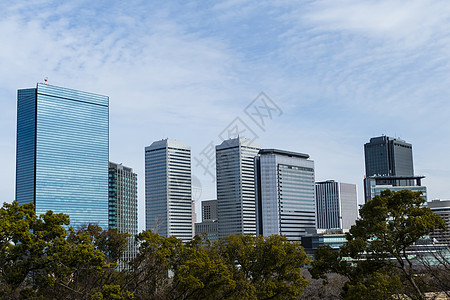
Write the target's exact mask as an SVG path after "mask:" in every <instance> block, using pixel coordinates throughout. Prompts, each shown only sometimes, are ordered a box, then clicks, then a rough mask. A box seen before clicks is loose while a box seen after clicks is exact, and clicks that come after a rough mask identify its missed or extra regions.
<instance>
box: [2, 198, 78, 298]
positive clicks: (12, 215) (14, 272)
mask: <svg viewBox="0 0 450 300" xmlns="http://www.w3.org/2000/svg"><path fill="white" fill-rule="evenodd" d="M68 224H69V218H68V216H67V215H64V214H53V212H51V211H48V212H47V213H45V214H43V215H42V216H40V217H37V216H36V214H35V212H34V205H33V204H25V205H22V206H19V205H18V203H17V202H13V203H11V204H8V203H5V204H3V207H2V208H0V296H1V297H3V298H17V297H19V295H20V294H22V296H24V297H32V296H33V295H37V292H38V290H39V288H40V287H41V286H45V285H51V284H53V283H54V282H55V279H54V276H53V274H56V273H58V272H59V267H60V266H59V264H58V263H55V261H57V259H56V257H57V255H58V252H59V251H60V249H61V248H62V247H64V245H65V243H66V240H65V238H66V230H65V229H64V227H63V225H68Z"/></svg>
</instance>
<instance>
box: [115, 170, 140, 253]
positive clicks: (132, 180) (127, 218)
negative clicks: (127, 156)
mask: <svg viewBox="0 0 450 300" xmlns="http://www.w3.org/2000/svg"><path fill="white" fill-rule="evenodd" d="M108 185H109V205H108V207H109V228H117V230H118V231H119V232H120V233H129V234H130V235H131V236H130V237H128V245H127V250H126V251H125V252H124V254H123V255H122V259H121V260H122V261H131V260H132V259H134V258H135V257H136V253H137V245H136V243H135V241H134V236H135V235H136V234H137V233H138V197H137V174H136V173H134V172H133V169H132V168H129V167H126V166H123V165H122V164H116V163H113V162H109V184H108Z"/></svg>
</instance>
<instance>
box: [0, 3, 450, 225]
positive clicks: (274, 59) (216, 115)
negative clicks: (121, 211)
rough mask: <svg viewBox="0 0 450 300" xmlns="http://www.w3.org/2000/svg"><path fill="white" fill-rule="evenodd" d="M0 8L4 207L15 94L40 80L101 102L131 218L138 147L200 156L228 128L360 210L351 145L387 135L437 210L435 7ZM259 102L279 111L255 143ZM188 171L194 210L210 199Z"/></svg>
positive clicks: (439, 55)
mask: <svg viewBox="0 0 450 300" xmlns="http://www.w3.org/2000/svg"><path fill="white" fill-rule="evenodd" d="M1 2H3V0H0V4H3V5H1V7H2V10H1V11H0V41H1V47H0V70H1V72H0V107H1V110H0V128H1V129H0V160H1V165H2V167H3V171H2V172H1V173H0V194H1V195H2V199H1V200H2V201H12V200H13V199H14V178H15V127H16V124H15V123H16V93H17V89H19V88H29V87H34V86H35V85H36V82H42V81H43V79H44V78H45V77H48V81H49V84H53V85H58V86H64V87H69V88H74V89H80V90H85V91H90V92H95V93H100V94H105V95H108V96H110V160H112V161H114V162H122V163H123V164H125V165H127V166H130V167H133V168H134V169H135V171H136V172H137V173H138V179H139V197H140V198H139V201H140V205H141V208H143V204H144V193H143V191H144V177H143V176H144V173H143V167H144V147H145V146H147V145H150V144H151V143H152V142H153V141H155V140H159V139H162V138H166V137H169V138H172V139H176V140H179V141H182V142H184V143H185V144H188V145H190V146H191V147H192V157H193V158H195V157H197V158H200V157H201V152H202V150H203V149H205V147H207V146H208V144H209V143H210V142H213V143H214V144H218V143H220V137H219V135H220V133H221V132H223V131H224V130H225V129H226V128H228V127H229V125H230V123H231V122H232V121H233V120H235V118H236V117H239V118H240V119H241V120H242V121H243V122H244V123H245V124H246V125H247V126H248V127H249V128H250V129H251V130H253V132H254V133H255V134H256V135H257V136H258V137H257V139H256V140H255V142H256V143H258V144H260V145H261V146H263V147H264V148H280V149H285V150H291V151H297V152H303V153H308V154H309V155H310V156H311V159H313V160H314V161H315V167H316V180H318V181H319V180H327V179H335V180H339V181H343V182H347V183H356V184H358V190H359V195H360V197H362V191H363V189H362V184H361V182H362V179H363V176H364V156H363V155H364V153H363V144H364V143H365V142H368V141H369V139H370V137H374V136H379V135H381V134H385V135H388V136H394V137H400V138H402V139H404V140H406V141H407V142H410V143H412V144H413V151H414V163H415V172H416V174H418V175H425V176H426V179H425V180H424V181H423V183H424V184H425V185H427V187H428V194H429V198H430V199H436V198H441V199H449V198H450V190H449V188H448V184H449V179H450V173H449V171H450V158H449V155H448V149H449V148H450V138H449V137H450V121H449V115H450V103H449V100H450V99H449V95H450V3H449V2H448V1H417V0H412V1H408V2H404V1H396V0H389V1H363V2H362V1H354V0H343V1H277V2H276V4H274V3H272V1H267V2H266V1H245V2H244V1H220V2H219V1H217V2H211V3H204V2H188V3H184V4H183V3H178V2H175V1H68V2H67V3H63V2H62V1H13V2H7V3H6V2H5V3H1ZM261 91H263V92H265V94H266V95H267V96H269V97H270V99H272V100H273V102H274V103H275V104H276V105H277V106H278V107H279V108H280V110H281V111H282V114H281V115H279V114H277V115H273V116H272V119H266V121H267V122H266V123H265V126H264V130H262V129H261V128H260V127H258V126H257V125H256V124H255V123H254V122H253V121H252V120H251V119H250V118H249V117H248V115H246V114H245V112H244V109H245V108H246V107H247V106H248V105H249V104H250V103H251V102H252V101H253V100H254V99H255V97H257V96H258V95H259V93H260V92H261ZM193 171H194V175H195V176H196V178H197V179H198V182H199V183H198V185H201V189H202V193H201V196H200V198H199V200H202V199H210V198H214V197H215V186H214V183H213V182H212V181H211V178H210V177H209V176H208V175H204V173H203V171H202V169H201V168H200V167H198V166H196V165H195V163H194V166H193ZM211 171H214V169H213V168H212V169H211ZM361 200H362V199H360V201H361ZM140 216H141V217H142V215H140ZM142 221H143V220H142V218H141V221H140V224H141V225H142V224H143V223H142Z"/></svg>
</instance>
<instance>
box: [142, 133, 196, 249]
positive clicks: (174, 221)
mask: <svg viewBox="0 0 450 300" xmlns="http://www.w3.org/2000/svg"><path fill="white" fill-rule="evenodd" d="M145 228H146V229H147V230H152V231H153V232H156V233H158V234H160V235H163V236H175V237H177V238H180V239H182V240H183V242H188V241H190V240H191V239H192V188H191V149H190V147H188V146H186V145H184V144H183V143H181V142H178V141H175V140H169V139H164V140H161V141H156V142H153V143H152V144H151V145H150V146H148V147H145Z"/></svg>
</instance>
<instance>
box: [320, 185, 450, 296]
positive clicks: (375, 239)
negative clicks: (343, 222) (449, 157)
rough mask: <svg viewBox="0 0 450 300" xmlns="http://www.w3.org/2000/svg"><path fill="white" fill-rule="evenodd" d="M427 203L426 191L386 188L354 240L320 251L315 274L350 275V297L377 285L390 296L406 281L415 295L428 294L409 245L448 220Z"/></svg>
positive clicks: (368, 208) (367, 209)
mask: <svg viewBox="0 0 450 300" xmlns="http://www.w3.org/2000/svg"><path fill="white" fill-rule="evenodd" d="M424 204H425V200H424V199H423V198H422V197H421V193H420V192H412V191H410V190H402V191H398V192H392V191H390V190H385V191H382V192H381V194H380V195H379V196H375V197H374V199H372V200H370V201H368V202H367V203H366V204H365V205H364V206H363V207H362V208H361V210H360V216H361V219H360V220H357V221H356V225H354V226H352V228H351V229H350V232H349V233H348V234H347V240H348V242H347V244H346V245H344V246H342V247H341V249H340V251H339V252H337V253H333V252H332V250H331V249H327V248H322V249H320V250H319V251H318V252H317V253H316V256H315V258H316V260H315V262H314V263H313V269H312V270H311V273H312V275H313V276H314V277H315V278H318V277H321V276H322V277H323V276H324V275H325V274H326V273H328V272H336V273H339V274H342V275H346V276H347V277H348V279H349V281H348V282H347V284H346V286H345V288H344V295H345V296H346V297H347V298H351V297H354V296H355V295H357V297H360V299H362V298H364V297H369V294H364V293H365V292H367V293H368V292H371V293H372V292H374V291H377V290H378V291H379V292H378V293H375V295H378V296H380V297H385V296H381V295H387V294H389V293H393V292H394V291H400V290H401V289H400V287H398V286H394V285H393V284H392V283H394V282H397V283H400V282H402V283H404V284H405V283H406V285H407V286H406V288H405V289H403V291H404V292H405V293H407V294H408V295H409V296H410V297H412V298H417V299H424V294H423V290H422V289H421V287H420V286H419V284H418V280H417V276H416V272H417V269H415V268H414V264H413V262H412V260H411V259H410V257H409V256H410V253H409V250H410V249H411V247H412V246H413V245H414V244H415V243H416V242H418V241H419V240H420V239H421V238H422V237H424V236H426V235H428V234H429V233H430V232H432V231H433V230H435V229H438V228H443V226H444V225H445V224H444V222H443V221H442V219H441V218H440V217H439V216H437V215H435V214H434V213H433V212H432V211H431V210H430V209H429V208H427V207H426V206H424ZM349 259H351V261H349Z"/></svg>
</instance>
